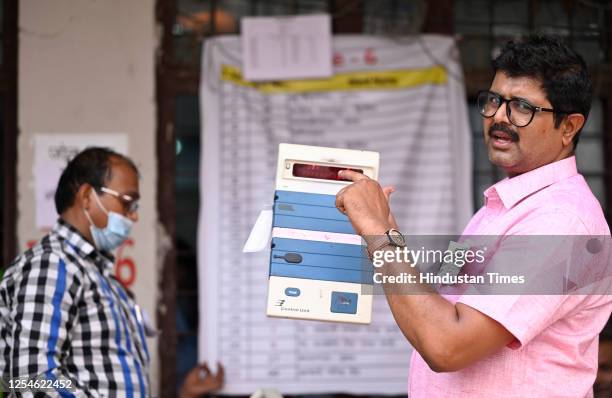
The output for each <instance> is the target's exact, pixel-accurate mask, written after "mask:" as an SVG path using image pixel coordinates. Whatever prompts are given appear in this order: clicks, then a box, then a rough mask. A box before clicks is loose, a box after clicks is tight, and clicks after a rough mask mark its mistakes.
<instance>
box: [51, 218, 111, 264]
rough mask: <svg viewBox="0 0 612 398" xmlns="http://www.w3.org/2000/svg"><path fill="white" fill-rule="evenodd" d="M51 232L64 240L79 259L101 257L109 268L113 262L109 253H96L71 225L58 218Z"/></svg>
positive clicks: (92, 246)
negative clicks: (108, 264)
mask: <svg viewBox="0 0 612 398" xmlns="http://www.w3.org/2000/svg"><path fill="white" fill-rule="evenodd" d="M53 232H55V233H56V234H57V235H58V236H60V237H61V238H63V239H64V241H65V242H66V244H68V245H69V246H70V247H71V248H72V249H74V251H75V252H76V253H77V254H78V255H79V256H80V257H91V258H92V259H94V260H95V259H96V258H97V257H98V256H101V257H102V258H103V259H104V260H106V261H105V262H106V263H110V267H112V264H113V262H114V257H113V255H112V254H111V253H109V252H106V251H98V250H96V248H95V247H94V245H92V244H91V243H89V241H88V240H87V239H85V237H84V236H83V235H82V234H81V233H80V232H79V231H78V230H77V229H76V228H75V227H73V226H72V225H71V224H69V223H68V222H66V221H65V220H63V219H62V218H59V219H58V220H57V222H56V223H55V226H53Z"/></svg>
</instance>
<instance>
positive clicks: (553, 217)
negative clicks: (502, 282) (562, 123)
mask: <svg viewBox="0 0 612 398" xmlns="http://www.w3.org/2000/svg"><path fill="white" fill-rule="evenodd" d="M484 196H485V205H484V206H483V207H482V208H481V209H480V210H479V211H478V213H476V215H474V217H473V218H472V220H471V221H470V222H469V224H468V225H467V227H466V228H465V230H464V232H463V235H606V236H609V235H610V230H609V228H608V225H607V223H606V221H605V218H604V215H603V212H602V210H601V206H600V205H599V203H598V201H597V199H596V198H595V197H594V196H593V193H592V192H591V190H590V189H589V187H588V185H587V183H586V181H585V180H584V178H583V177H582V176H581V175H580V174H578V172H577V170H576V159H575V157H569V158H566V159H563V160H560V161H557V162H554V163H551V164H548V165H545V166H543V167H540V168H538V169H535V170H532V171H530V172H528V173H525V174H521V175H519V176H516V177H514V178H511V179H508V178H507V179H505V180H503V181H500V182H499V183H497V184H495V185H493V186H492V187H490V188H489V189H487V190H486V191H485V193H484ZM446 298H447V299H448V300H449V301H451V302H453V303H455V302H460V303H463V304H465V305H469V306H470V307H472V308H475V309H477V310H478V311H480V312H482V313H484V314H486V315H488V316H489V317H491V318H493V319H495V320H496V321H498V322H499V323H501V324H502V325H503V326H504V327H505V328H506V329H507V330H508V331H510V332H511V333H512V334H513V335H514V337H515V341H514V342H513V343H511V344H510V345H509V346H508V347H505V348H503V349H501V350H500V351H498V352H497V353H495V354H493V355H491V356H489V357H487V358H484V359H482V360H481V361H479V362H477V363H475V364H473V365H471V366H469V367H467V368H465V369H462V370H459V371H457V372H448V373H435V372H433V371H432V370H430V369H429V367H428V365H427V364H426V363H425V361H424V360H423V358H422V357H421V356H420V355H419V354H418V353H417V352H416V351H415V352H414V354H413V356H412V361H411V365H410V377H409V382H408V395H409V397H410V398H423V397H435V398H440V397H443V398H446V397H449V398H450V397H469V398H478V397H483V398H484V397H487V398H490V397H499V398H505V397H516V398H523V397H532V396H533V397H542V398H544V397H547V398H548V397H571V398H576V397H580V398H582V397H591V396H592V395H593V392H592V386H593V383H594V381H595V376H596V373H597V355H598V352H597V350H598V334H599V332H600V331H601V329H602V328H603V326H604V325H605V323H606V321H607V320H608V317H609V316H610V312H611V311H612V296H602V295H599V296H584V295H582V296H578V295H574V296H571V295H565V296H564V295H539V296H538V295H516V296H511V295H504V296H478V295H464V296H460V297H450V296H449V297H446Z"/></svg>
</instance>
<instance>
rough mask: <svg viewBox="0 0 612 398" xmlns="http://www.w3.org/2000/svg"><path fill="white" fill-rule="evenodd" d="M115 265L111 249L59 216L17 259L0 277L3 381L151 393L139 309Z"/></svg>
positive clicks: (97, 392)
mask: <svg viewBox="0 0 612 398" xmlns="http://www.w3.org/2000/svg"><path fill="white" fill-rule="evenodd" d="M112 271H113V259H112V256H111V255H109V254H108V253H102V252H99V251H97V250H96V249H95V248H94V247H93V246H92V245H91V244H90V243H89V242H87V240H85V239H84V238H83V236H82V235H81V234H80V233H79V232H78V231H77V230H76V229H74V228H73V227H72V226H70V225H69V224H67V223H66V222H64V221H62V220H61V219H60V220H59V221H58V222H57V224H56V225H55V226H54V227H53V230H52V231H51V232H50V233H49V234H48V235H46V236H45V237H44V238H43V239H42V240H41V241H40V242H39V243H38V244H36V245H35V246H34V247H33V248H32V249H30V250H28V251H26V252H25V253H24V254H22V255H20V256H19V257H17V258H16V259H15V261H13V263H12V264H11V265H10V267H9V268H7V269H6V272H5V273H4V276H3V278H2V282H1V283H0V353H2V354H1V355H2V356H0V374H1V375H2V378H3V380H4V382H5V383H7V381H8V380H15V379H16V378H18V377H19V378H28V379H32V378H38V379H39V380H41V379H46V380H70V383H71V384H72V387H73V388H72V389H71V390H70V391H67V390H59V391H53V390H51V391H49V392H47V393H46V396H53V397H56V396H62V397H63V396H68V397H70V396H76V397H132V396H137V397H146V396H149V395H150V389H149V375H148V366H149V352H148V349H147V343H146V340H145V331H144V327H143V324H142V322H141V320H142V317H141V314H140V309H139V308H138V306H137V305H136V304H135V303H134V301H133V300H132V299H131V298H130V297H129V296H128V294H127V293H126V291H125V289H124V288H123V287H122V286H121V284H120V283H119V282H118V281H117V280H116V279H115V278H114V276H113V275H112ZM75 388H76V390H75ZM24 395H28V394H24ZM30 396H31V395H30ZM36 396H39V395H38V394H37V395H36Z"/></svg>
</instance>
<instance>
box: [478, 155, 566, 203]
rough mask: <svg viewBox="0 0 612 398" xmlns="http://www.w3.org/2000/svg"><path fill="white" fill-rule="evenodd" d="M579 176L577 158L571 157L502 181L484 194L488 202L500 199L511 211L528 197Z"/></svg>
mask: <svg viewBox="0 0 612 398" xmlns="http://www.w3.org/2000/svg"><path fill="white" fill-rule="evenodd" d="M577 174H578V170H577V168H576V157H575V156H570V157H568V158H565V159H561V160H558V161H556V162H553V163H549V164H547V165H544V166H542V167H539V168H537V169H535V170H531V171H528V172H527V173H523V174H520V175H518V176H516V177H512V178H505V179H503V180H501V181H500V182H498V183H497V184H495V185H493V186H491V187H490V188H488V189H487V190H486V191H485V192H484V196H485V200H486V201H487V202H488V201H489V200H491V199H494V198H496V197H499V199H501V201H502V203H503V205H504V207H505V208H506V209H510V208H512V207H513V206H514V205H516V204H517V203H518V202H520V201H521V200H523V199H525V198H526V197H527V196H529V195H531V194H533V193H535V192H537V191H539V190H541V189H543V188H546V187H548V186H550V185H552V184H554V183H556V182H559V181H561V180H564V179H566V178H570V177H573V176H575V175H577Z"/></svg>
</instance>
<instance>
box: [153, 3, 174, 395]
mask: <svg viewBox="0 0 612 398" xmlns="http://www.w3.org/2000/svg"><path fill="white" fill-rule="evenodd" d="M175 16H176V2H175V0H157V2H156V19H157V23H158V24H159V26H160V27H161V29H162V35H161V43H160V47H159V48H158V50H157V56H156V65H155V68H156V76H155V80H156V81H155V95H156V99H157V101H156V102H157V134H156V155H157V187H156V188H157V189H156V191H157V215H158V218H159V223H160V224H161V227H162V229H163V234H164V235H165V237H167V238H168V239H169V241H170V245H169V247H168V248H167V250H166V251H165V252H164V253H163V258H162V259H161V261H162V269H161V274H160V275H158V287H157V289H158V293H159V295H158V297H159V299H158V303H157V326H158V328H159V329H160V330H161V337H160V338H159V339H158V346H157V350H158V354H159V359H160V368H159V369H160V378H159V396H160V397H161V398H173V397H176V395H177V392H176V385H177V373H176V348H177V335H176V289H177V286H176V248H175V244H174V243H175V238H176V202H175V192H174V179H175V178H174V177H175V176H174V173H175V166H176V158H175V156H176V155H175V153H176V152H175V135H174V124H173V123H174V106H173V100H174V96H173V94H172V92H171V91H170V90H168V84H167V80H168V78H169V77H168V76H170V75H171V74H169V73H168V65H169V64H171V62H172V55H173V43H172V27H173V25H174V18H175Z"/></svg>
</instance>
